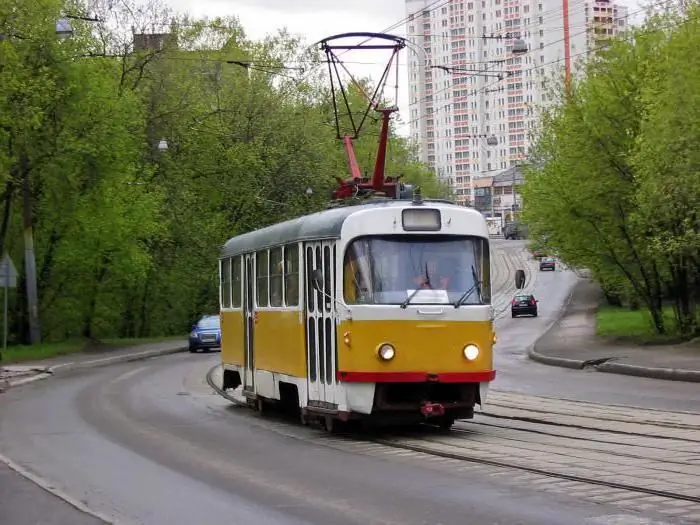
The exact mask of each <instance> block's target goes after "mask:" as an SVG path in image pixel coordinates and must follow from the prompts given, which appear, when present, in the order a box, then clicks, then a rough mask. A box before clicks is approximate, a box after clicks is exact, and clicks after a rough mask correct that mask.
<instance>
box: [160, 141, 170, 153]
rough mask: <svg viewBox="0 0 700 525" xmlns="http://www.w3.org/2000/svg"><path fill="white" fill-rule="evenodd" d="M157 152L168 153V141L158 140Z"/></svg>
mask: <svg viewBox="0 0 700 525" xmlns="http://www.w3.org/2000/svg"><path fill="white" fill-rule="evenodd" d="M158 151H161V152H162V151H168V141H167V140H165V139H160V141H159V142H158Z"/></svg>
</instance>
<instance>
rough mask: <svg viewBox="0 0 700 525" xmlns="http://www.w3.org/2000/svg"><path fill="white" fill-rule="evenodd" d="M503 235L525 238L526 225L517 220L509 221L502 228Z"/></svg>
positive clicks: (506, 237)
mask: <svg viewBox="0 0 700 525" xmlns="http://www.w3.org/2000/svg"><path fill="white" fill-rule="evenodd" d="M503 237H504V238H505V239H512V240H518V239H525V238H527V227H526V226H525V225H524V224H520V223H518V222H509V223H508V224H506V225H505V227H504V228H503Z"/></svg>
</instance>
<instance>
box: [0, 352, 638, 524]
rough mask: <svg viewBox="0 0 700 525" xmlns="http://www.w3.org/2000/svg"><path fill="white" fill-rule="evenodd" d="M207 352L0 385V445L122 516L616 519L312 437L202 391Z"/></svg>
mask: <svg viewBox="0 0 700 525" xmlns="http://www.w3.org/2000/svg"><path fill="white" fill-rule="evenodd" d="M216 361H217V357H216V356H207V355H197V356H192V355H174V356H169V357H165V358H161V359H158V360H154V361H150V362H145V363H131V364H125V365H120V366H114V367H110V368H106V369H102V370H98V371H91V372H76V373H75V374H73V375H72V376H65V377H60V378H56V379H54V380H52V381H46V382H43V383H39V384H37V385H34V386H30V387H27V388H25V389H21V390H19V389H18V390H15V391H10V392H9V393H7V394H6V396H7V397H6V398H5V399H4V402H3V405H2V407H1V408H0V418H2V420H3V421H11V422H12V424H11V425H6V424H3V425H2V428H0V443H2V444H3V453H5V454H6V455H8V456H10V457H12V458H13V459H14V460H15V461H17V462H18V463H20V464H22V465H23V466H25V467H27V468H29V469H31V470H33V471H37V472H39V473H41V475H42V476H44V477H45V478H47V479H48V480H49V481H51V482H52V483H53V484H55V486H57V487H59V488H60V489H62V490H64V491H66V492H68V493H70V494H73V495H75V496H76V497H79V498H80V499H81V500H82V501H84V502H85V503H86V504H87V505H88V506H89V507H90V508H93V509H95V510H97V511H99V512H101V513H103V514H106V515H109V516H114V517H115V518H117V519H118V520H119V521H120V522H123V523H129V524H148V525H161V524H162V525H179V524H182V525H192V524H193V523H197V524H202V525H208V524H212V525H218V524H219V523H222V522H223V523H236V525H246V524H251V525H252V524H260V525H263V524H285V525H296V524H318V525H336V524H337V525H345V524H348V525H349V524H366V525H374V524H377V525H379V524H382V525H390V524H402V525H413V524H416V525H417V524H438V523H441V524H444V525H452V524H454V525H464V524H465V523H467V522H468V523H469V524H470V525H485V524H497V523H500V524H504V525H505V524H507V525H511V524H513V525H514V524H532V525H535V524H537V525H546V524H561V525H569V524H571V523H578V524H585V523H625V522H620V521H617V522H613V521H609V520H610V519H612V518H611V516H620V515H621V512H620V510H619V509H615V510H613V509H611V508H608V507H606V506H605V505H594V504H583V503H581V502H579V501H577V500H576V499H574V498H568V497H566V496H563V495H562V496H553V495H552V494H543V493H539V492H537V491H536V490H533V489H529V488H522V489H515V488H512V487H508V486H507V485H504V484H499V483H498V480H495V479H494V480H490V479H489V478H488V477H487V476H484V475H474V474H472V473H470V472H469V471H468V470H465V471H462V472H460V471H458V470H455V471H454V472H445V471H444V470H443V471H437V470H435V469H432V468H430V467H428V466H426V465H425V464H422V463H421V462H420V461H416V462H413V463H406V462H401V461H392V460H391V459H385V460H377V458H372V457H368V456H364V455H362V454H360V453H358V452H357V450H353V451H352V452H347V451H344V450H342V449H341V450H338V449H337V448H336V447H327V446H323V440H324V439H337V438H333V437H327V436H326V435H325V434H323V432H321V431H319V430H314V429H310V428H306V427H299V426H294V425H291V426H290V425H288V424H286V423H283V422H280V421H277V420H269V419H264V418H261V417H259V416H257V415H256V414H254V413H252V412H250V411H248V410H246V409H239V408H231V407H230V406H229V405H228V403H227V402H226V401H225V400H223V399H221V398H219V397H218V396H216V395H213V394H212V393H211V392H210V391H209V388H208V386H207V385H206V383H205V382H204V379H203V375H204V373H205V372H206V370H208V369H209V368H210V367H211V366H212V365H213V364H214V363H215V362H216ZM465 520H466V521H465ZM591 520H593V521H591ZM606 520H607V521H606ZM4 523H6V522H3V524H4ZM65 523H66V525H69V524H71V525H72V523H73V522H71V521H66V522H65ZM627 523H651V522H645V521H628V522H627Z"/></svg>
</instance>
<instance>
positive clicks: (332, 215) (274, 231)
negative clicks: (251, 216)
mask: <svg viewBox="0 0 700 525" xmlns="http://www.w3.org/2000/svg"><path fill="white" fill-rule="evenodd" d="M410 204H411V201H409V200H394V199H391V200H384V201H375V202H369V203H366V204H359V205H355V206H343V207H339V208H331V209H328V210H323V211H319V212H317V213H312V214H311V215H304V216H303V217H297V218H296V219H291V220H288V221H285V222H280V223H278V224H273V225H271V226H267V227H265V228H261V229H259V230H254V231H252V232H248V233H244V234H241V235H237V236H236V237H232V238H231V239H229V240H228V241H227V242H226V244H224V246H223V249H222V252H221V256H222V257H232V256H234V255H239V254H241V253H249V252H253V251H256V250H262V249H265V248H270V247H272V246H279V245H282V244H288V243H292V242H300V241H313V240H324V239H337V238H338V237H340V230H341V229H342V227H343V223H344V222H345V220H346V219H347V218H348V217H350V215H353V214H354V213H357V212H359V211H361V210H366V209H368V208H400V207H404V206H407V205H410ZM423 204H433V205H437V204H439V205H441V206H453V207H456V208H462V209H465V208H464V207H463V206H460V205H458V204H455V203H453V202H450V201H446V200H436V199H426V200H424V201H423Z"/></svg>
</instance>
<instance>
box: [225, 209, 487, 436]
mask: <svg viewBox="0 0 700 525" xmlns="http://www.w3.org/2000/svg"><path fill="white" fill-rule="evenodd" d="M220 282H221V291H220V300H221V329H222V353H221V358H222V364H223V368H224V378H223V381H224V383H223V387H224V389H233V388H237V387H239V386H242V387H243V393H244V395H245V396H246V398H247V399H248V402H249V403H250V404H252V405H257V406H258V407H259V408H260V409H261V410H262V407H263V406H265V404H266V403H269V402H275V401H279V402H282V403H285V404H288V405H292V406H294V407H298V408H299V409H300V411H301V414H302V418H303V420H305V421H308V420H310V419H312V418H320V419H322V420H323V421H324V422H325V424H326V425H327V427H328V428H329V430H330V429H331V428H332V426H333V425H334V422H335V421H338V420H340V421H347V420H350V419H368V420H370V421H375V422H379V423H383V424H387V423H389V424H391V423H410V422H418V421H423V420H428V421H431V422H435V423H437V424H439V425H441V426H444V427H449V426H450V425H451V424H452V423H453V422H454V420H455V419H456V418H470V417H472V416H473V409H474V406H475V404H477V403H478V404H483V402H484V401H485V397H486V392H487V390H488V385H489V382H490V381H492V380H493V379H494V378H495V375H496V372H495V371H494V368H493V352H492V348H493V343H494V341H495V335H494V331H493V310H492V308H491V297H490V296H491V280H490V259H489V239H488V226H487V223H486V220H485V219H484V217H483V216H482V215H481V214H480V213H479V212H478V211H476V210H473V209H470V208H465V207H462V206H458V205H455V204H452V203H449V202H446V201H430V200H426V201H421V200H420V199H416V200H414V201H401V200H392V199H388V200H381V201H370V202H369V203H367V204H362V205H357V206H347V207H341V208H334V209H329V210H325V211H322V212H319V213H315V214H312V215H307V216H304V217H300V218H297V219H293V220H290V221H286V222H283V223H280V224H276V225H273V226H269V227H267V228H263V229H260V230H257V231H254V232H250V233H246V234H244V235H239V236H236V237H233V238H232V239H230V240H229V241H228V242H226V244H225V245H224V247H223V250H222V254H221V260H220Z"/></svg>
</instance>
